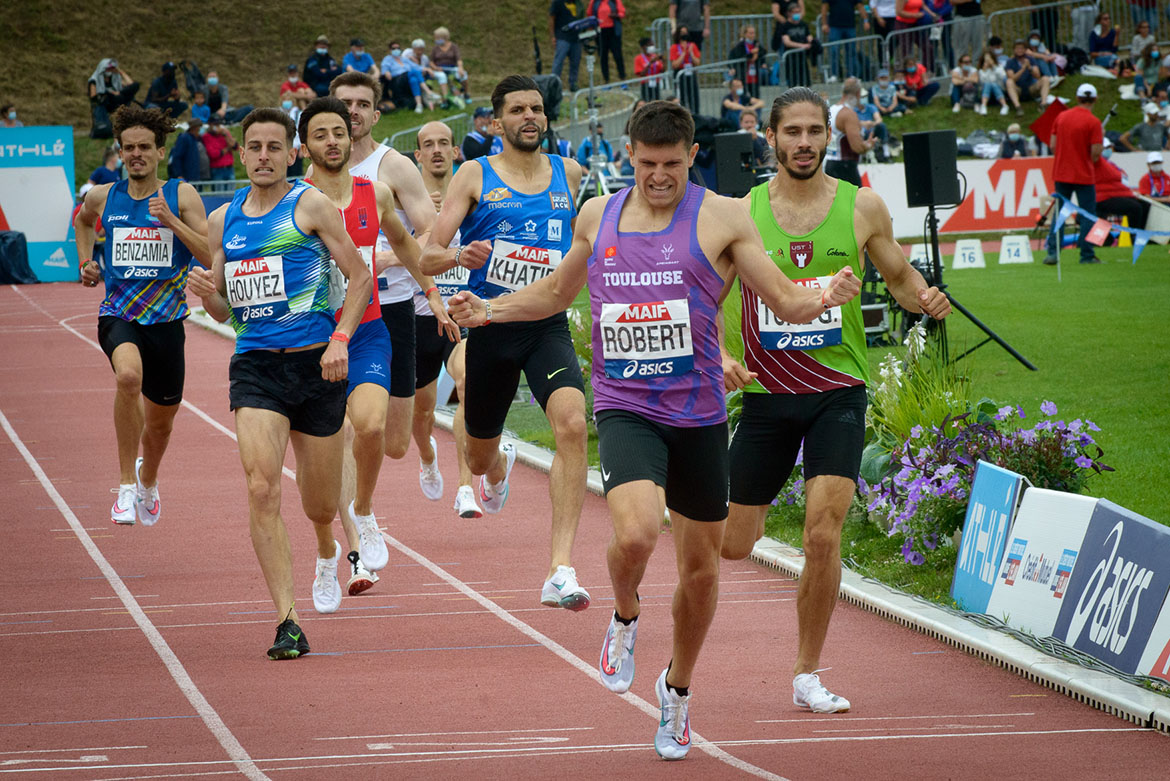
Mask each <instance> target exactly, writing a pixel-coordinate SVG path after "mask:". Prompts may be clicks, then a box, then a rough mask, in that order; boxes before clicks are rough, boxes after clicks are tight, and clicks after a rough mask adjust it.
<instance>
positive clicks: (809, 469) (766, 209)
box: [723, 87, 951, 713]
mask: <svg viewBox="0 0 1170 781" xmlns="http://www.w3.org/2000/svg"><path fill="white" fill-rule="evenodd" d="M829 132H830V131H829V107H828V106H827V105H826V104H825V101H824V99H823V98H821V97H820V96H819V95H818V94H817V93H815V92H813V91H812V90H810V89H807V88H805V87H794V88H792V89H789V90H787V91H786V92H784V94H783V95H781V96H780V97H779V98H777V99H776V101H775V102H774V103H773V104H772V115H771V118H770V121H769V127H768V131H767V135H768V143H770V144H771V145H772V146H773V148H774V149H775V151H776V161H777V166H778V169H779V172H778V173H777V174H776V177H775V178H774V179H772V180H771V181H770V182H768V183H766V184H761V185H759V186H757V187H756V188H755V189H753V190H752V191H751V193H750V194H749V195H748V196H747V197H746V198H744V199H743V201H742V204H743V205H744V206H745V207H747V209H748V211H749V213H750V215H751V218H752V220H753V221H754V222H755V224H756V227H757V228H758V229H759V232H760V234H761V235H762V237H763V240H764V247H765V249H766V250H767V251H768V254H769V255H770V256H771V258H772V259H773V261H774V262H775V264H776V265H777V266H779V267H780V270H781V271H783V272H784V273H785V274H786V275H787V276H788V277H790V278H791V279H793V280H795V281H796V282H798V283H799V284H801V285H804V286H807V287H810V288H812V289H817V288H819V287H821V286H823V285H824V283H825V282H827V281H828V278H829V276H830V275H832V274H834V273H836V272H838V271H839V270H840V269H845V268H848V269H853V273H854V274H856V275H858V276H859V277H860V276H861V273H862V268H861V263H862V261H861V257H862V253H863V252H865V251H868V252H869V257H870V259H871V260H872V261H873V263H874V265H875V266H876V267H877V270H878V271H880V272H881V275H882V278H883V279H884V280H885V282H886V285H887V287H888V288H889V290H890V292H891V293H893V294H894V296H895V298H897V299H898V303H899V304H900V305H901V306H902V307H903V308H904V309H906V310H907V311H910V312H925V313H926V314H928V315H930V316H931V317H934V318H936V319H942V318H943V317H946V315H947V314H948V313H949V312H950V309H951V307H950V303H949V302H948V301H947V298H946V296H945V295H944V294H943V293H942V292H940V291H939V290H938V288H934V287H927V285H926V282H925V281H924V280H923V278H922V275H921V274H919V273H918V272H917V271H915V270H914V268H913V267H912V266H910V264H909V263H907V262H906V258H905V256H904V255H903V254H902V249H901V247H899V246H898V243H897V242H896V241H894V235H893V228H892V224H891V222H890V213H889V211H887V209H886V205H885V203H884V202H883V201H882V199H881V197H880V196H879V195H878V194H877V193H876V192H874V191H873V190H871V189H869V188H868V187H862V188H860V189H859V188H857V187H855V186H854V185H852V184H850V183H848V182H847V181H844V180H841V179H834V178H832V177H830V176H828V175H826V174H825V172H824V171H823V170H822V167H821V162H822V161H823V160H824V157H825V149H826V147H827V145H828V139H829ZM745 282H746V283H747V284H746V285H745V286H743V287H742V293H743V326H742V329H743V341H744V351H745V355H746V361H747V370H745V369H744V367H743V366H741V365H740V364H738V363H736V362H735V361H734V360H732V359H731V358H730V357H728V356H727V355H726V354H725V355H724V377H725V379H726V384H727V389H728V390H733V389H735V388H744V389H745V391H746V392H745V393H744V395H743V417H742V418H741V421H740V423H739V425H738V426H737V428H736V430H735V437H734V439H733V440H732V443H731V506H730V510H729V515H728V521H727V533H726V535H725V536H724V539H723V556H724V557H725V558H732V559H742V558H744V557H745V556H747V555H748V554H749V553H750V552H751V550H752V546H753V545H754V544H755V542H756V540H758V539H759V538H760V537H762V536H763V534H764V518H765V517H766V516H767V511H768V505H769V504H770V503H771V501H772V499H773V498H775V496H776V494H777V493H778V492H779V491H780V488H781V487H782V486H783V485H784V483H785V481H786V480H787V479H788V475H789V474H790V473H791V472H792V468H793V466H794V464H795V461H796V454H797V451H798V450H799V449H800V446H801V440H802V439H803V441H804V478H805V481H806V482H805V497H806V510H805V526H804V556H805V567H804V573H803V574H802V575H801V578H800V586H799V588H798V591H797V598H796V612H797V619H798V623H799V651H798V652H797V658H796V665H795V667H794V669H793V674H794V675H795V678H794V679H793V683H792V686H793V701H794V702H795V703H796V704H797V705H802V706H805V707H807V708H810V709H812V710H813V711H815V712H817V713H833V712H841V711H846V710H849V701H848V700H846V699H845V698H843V697H839V696H837V695H835V694H832V693H831V692H829V691H828V690H827V689H826V688H825V687H824V686H823V685H821V682H820V678H819V676H818V675H817V673H818V672H819V670H818V665H819V663H820V657H821V649H822V647H823V646H824V642H825V634H826V632H827V631H828V628H829V617H830V616H831V615H832V613H833V607H834V605H835V604H836V602H837V589H838V586H839V585H840V582H841V527H842V525H843V524H844V522H845V513H846V511H847V510H848V509H849V505H850V503H851V502H852V500H853V491H854V488H855V486H856V483H857V473H858V468H859V467H860V465H861V450H862V447H863V445H864V440H865V404H866V395H865V382H866V378H867V375H868V363H867V361H866V357H865V331H864V326H863V324H862V321H861V307H860V305H859V304H858V303H857V302H850V303H849V304H848V305H847V306H843V307H834V308H833V309H832V310H830V311H828V312H825V313H824V315H823V316H822V317H821V318H819V319H818V320H817V321H816V322H814V323H811V324H807V325H795V324H793V323H788V322H784V321H783V320H781V319H780V318H778V317H776V316H775V315H774V314H773V312H775V310H774V309H773V310H772V311H768V308H766V307H765V305H764V304H762V303H761V302H760V295H759V291H758V289H757V288H756V287H755V285H754V284H753V283H752V282H751V281H750V280H745Z"/></svg>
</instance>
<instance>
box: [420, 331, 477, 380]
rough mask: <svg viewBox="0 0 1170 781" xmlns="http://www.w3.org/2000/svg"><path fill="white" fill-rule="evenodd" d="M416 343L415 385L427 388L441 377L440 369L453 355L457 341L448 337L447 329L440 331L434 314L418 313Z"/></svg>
mask: <svg viewBox="0 0 1170 781" xmlns="http://www.w3.org/2000/svg"><path fill="white" fill-rule="evenodd" d="M465 338H466V337H465ZM414 345H415V347H414V350H415V353H414V387H415V388H425V387H426V386H428V385H430V384H431V383H432V382H434V381H435V380H437V379H438V378H439V370H440V369H441V368H442V367H443V364H445V363H447V359H448V358H450V357H451V351H452V350H454V349H455V342H452V341H451V340H450V339H448V338H447V334H446V332H445V331H444V332H443V333H439V321H438V320H437V319H435V317H434V315H418V314H416V315H415V316H414Z"/></svg>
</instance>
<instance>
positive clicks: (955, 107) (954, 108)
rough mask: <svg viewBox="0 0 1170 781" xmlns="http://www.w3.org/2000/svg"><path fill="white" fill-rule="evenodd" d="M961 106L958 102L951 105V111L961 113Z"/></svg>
mask: <svg viewBox="0 0 1170 781" xmlns="http://www.w3.org/2000/svg"><path fill="white" fill-rule="evenodd" d="M959 108H960V106H959V104H958V103H956V104H955V105H953V106H951V113H952V114H958V113H959Z"/></svg>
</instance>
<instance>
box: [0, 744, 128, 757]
mask: <svg viewBox="0 0 1170 781" xmlns="http://www.w3.org/2000/svg"><path fill="white" fill-rule="evenodd" d="M132 748H146V746H86V747H83V748H29V749H24V750H23V751H0V754H5V755H7V754H54V753H60V752H72V751H126V750H128V749H132Z"/></svg>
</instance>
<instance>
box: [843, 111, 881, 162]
mask: <svg viewBox="0 0 1170 781" xmlns="http://www.w3.org/2000/svg"><path fill="white" fill-rule="evenodd" d="M837 129H838V130H840V131H841V132H842V133H844V134H845V137H846V138H847V139H849V148H850V149H852V150H853V152H854V154H861V153H862V152H864V151H866V150H867V149H872V148H873V145H874V143H875V139H873V138H871V139H870V140H869V141H866V140H865V139H863V138H862V137H861V120H860V119H858V118H857V112H856V111H854V110H853V109H851V108H849V107H845V108H843V109H841V110H840V111H838V112H837Z"/></svg>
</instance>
